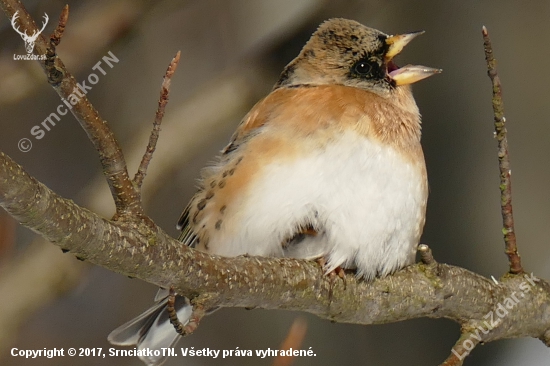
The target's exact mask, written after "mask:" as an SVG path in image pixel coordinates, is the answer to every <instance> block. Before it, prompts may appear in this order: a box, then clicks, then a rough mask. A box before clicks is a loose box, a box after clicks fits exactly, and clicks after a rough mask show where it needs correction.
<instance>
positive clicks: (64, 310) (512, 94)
mask: <svg viewBox="0 0 550 366" xmlns="http://www.w3.org/2000/svg"><path fill="white" fill-rule="evenodd" d="M24 3H25V5H26V6H27V7H28V8H29V9H30V12H31V14H32V15H33V16H34V17H35V20H39V18H40V17H41V16H42V15H43V13H44V12H46V13H47V14H48V15H49V16H50V24H48V26H47V27H46V31H45V33H48V34H49V33H51V31H52V30H53V29H54V23H55V22H56V20H57V18H58V15H59V13H60V11H61V9H62V6H63V5H64V4H65V2H63V1H57V0H55V1H48V2H45V1H42V2H38V1H24ZM69 4H70V6H71V14H70V16H69V22H68V26H67V29H66V36H65V38H64V39H63V41H62V43H61V46H60V47H59V49H58V52H59V55H60V56H61V58H62V59H63V60H64V61H65V64H66V65H67V67H68V68H69V70H70V71H71V72H72V73H73V74H74V75H75V77H76V79H77V80H83V79H85V78H87V77H88V75H89V74H90V73H91V72H92V69H91V68H92V66H93V65H94V64H96V63H97V62H98V61H100V60H101V58H102V57H103V56H105V55H106V54H107V52H108V51H111V52H112V53H113V54H115V55H116V56H117V57H118V58H119V60H120V61H119V63H117V64H115V65H114V67H113V68H112V69H110V68H108V67H107V68H106V69H105V70H106V75H100V74H99V77H100V80H99V82H98V83H97V84H96V85H95V86H94V87H93V90H92V91H91V92H90V93H89V95H88V96H89V98H90V99H91V101H92V102H93V104H94V105H95V106H96V108H98V109H99V111H100V113H101V114H102V116H103V117H104V118H105V119H106V120H107V121H108V122H109V123H110V125H111V127H112V129H113V130H114V131H115V133H116V136H117V138H118V140H119V142H120V144H121V145H122V148H123V150H124V152H125V154H126V156H127V159H128V161H129V165H130V169H131V174H133V173H134V172H135V169H136V167H137V161H138V159H139V157H140V156H141V154H142V152H143V151H144V148H145V146H146V142H147V136H148V132H149V129H150V124H151V122H152V120H153V117H154V113H155V110H156V106H157V99H158V94H159V88H160V83H161V80H162V76H163V74H164V72H165V70H166V67H167V65H168V63H169V61H170V59H171V58H172V57H173V56H174V54H175V53H176V51H177V50H181V51H182V59H181V62H180V66H179V69H178V71H177V73H176V75H175V77H174V78H173V81H172V93H171V94H170V103H169V104H168V107H167V113H166V118H165V120H164V123H163V127H162V133H161V138H160V141H159V151H158V153H157V154H156V155H155V157H154V159H153V161H152V167H151V172H150V176H149V177H148V178H147V179H146V180H145V187H144V189H145V193H144V195H145V197H144V199H145V202H146V209H147V212H148V214H149V215H150V216H151V217H152V218H153V219H154V220H155V221H156V222H157V224H159V225H160V226H161V227H163V228H164V229H165V230H167V231H168V232H169V233H171V234H172V235H174V236H176V235H177V232H176V230H175V227H174V226H175V222H176V220H177V218H178V216H179V214H180V212H181V210H182V209H183V207H184V206H185V204H186V203H187V201H188V200H189V198H190V197H191V195H192V194H193V193H194V190H195V188H194V186H195V179H196V177H198V174H199V170H200V168H201V167H202V166H204V165H205V164H207V163H208V162H209V161H211V160H212V158H213V157H214V155H215V154H216V153H217V152H218V151H219V150H220V149H221V148H222V147H223V146H224V145H225V143H226V142H227V140H228V139H229V136H230V135H231V133H232V131H233V130H234V128H235V127H236V125H237V123H238V122H239V120H240V118H241V117H242V116H243V115H244V114H245V113H246V112H247V111H248V109H250V107H251V106H252V105H253V104H254V103H255V102H256V101H257V100H258V99H260V98H261V97H262V96H264V95H265V94H267V93H269V91H270V88H271V86H272V85H273V83H275V81H276V80H277V78H278V75H279V73H280V71H281V70H282V68H283V67H284V65H285V64H286V63H288V62H289V61H290V60H291V59H292V58H293V57H295V56H296V55H297V53H298V52H299V50H300V48H301V46H302V45H303V44H304V43H305V41H306V40H307V39H308V38H309V35H310V34H311V33H312V32H313V31H314V30H315V29H316V27H317V25H318V24H319V23H320V22H321V21H323V20H325V19H327V18H330V17H346V18H351V19H355V20H357V21H359V22H361V23H363V24H365V25H368V26H371V27H374V28H378V29H380V30H382V31H385V32H387V33H390V34H396V33H402V32H406V31H414V30H422V29H423V30H425V31H426V34H425V35H423V36H422V37H420V38H418V39H416V40H415V41H414V42H413V43H412V44H411V45H410V46H409V47H407V48H406V50H405V51H404V52H403V54H402V55H400V56H399V58H398V59H397V62H398V63H399V64H401V65H404V64H407V63H412V64H422V65H426V66H432V67H439V68H442V69H443V70H444V72H443V73H442V74H441V75H437V76H434V77H432V78H430V79H428V80H426V81H422V82H420V83H418V84H417V85H415V86H414V93H415V97H416V101H417V103H418V105H419V107H420V110H421V112H422V115H423V140H422V144H423V146H424V151H425V155H426V161H427V165H428V173H429V181H430V199H429V204H428V217H427V223H426V228H425V232H424V236H423V239H422V242H423V243H427V244H429V245H430V246H431V247H432V249H433V251H434V255H435V256H436V259H438V260H439V261H441V262H446V263H450V264H454V265H458V266H462V267H465V268H468V269H470V270H472V271H474V272H477V273H480V274H483V275H485V276H490V275H494V276H495V277H497V278H498V277H499V276H500V275H502V274H503V273H504V272H505V271H506V269H507V261H506V257H505V255H504V254H503V253H504V252H503V241H502V235H501V218H500V209H499V190H498V184H499V181H498V168H497V159H496V141H495V140H494V139H493V125H492V109H491V87H490V82H489V79H488V78H487V76H486V69H485V60H484V55H483V43H482V39H481V27H482V25H486V26H487V27H488V29H489V31H490V34H491V36H492V39H493V45H494V47H495V52H496V57H497V59H498V61H499V64H498V66H499V71H500V76H501V79H502V82H503V84H504V101H505V108H506V117H507V120H508V130H509V133H510V134H509V140H510V150H511V157H512V167H513V188H514V196H513V198H514V213H515V218H516V231H517V236H518V245H519V249H520V252H521V255H522V258H523V263H524V267H525V268H526V269H527V270H528V271H533V272H534V273H535V274H536V275H537V276H540V277H544V278H546V279H550V245H549V244H550V243H549V239H548V237H547V236H545V234H544V233H545V231H544V230H546V229H547V228H548V224H549V222H550V210H549V209H548V206H549V203H550V190H549V189H548V184H549V182H550V169H548V157H549V156H550V143H549V141H550V123H549V122H548V118H549V116H550V103H549V102H548V95H549V94H550V73H549V72H547V71H546V69H545V67H547V66H546V64H547V63H548V59H549V58H550V48H549V47H548V38H549V36H550V22H549V21H548V20H549V19H550V2H549V1H547V0H546V1H542V0H538V1H530V2H519V1H509V0H506V1H505V0H500V1H496V0H493V1H475V0H461V1H442V0H431V1H406V0H400V1H380V0H370V1H369V0H364V1H359V0H355V1H353V0H333V1H328V0H327V1H322V0H279V1H268V0H261V1H259V0H227V1H215V0H202V1H201V0H187V1H171V0H165V1H154V2H152V1H139V0H136V1H130V0H110V1H107V0H103V1H69ZM0 32H1V34H0V128H1V130H0V131H1V132H0V148H1V149H2V151H4V152H6V153H7V154H9V155H10V156H11V157H12V158H13V159H15V160H16V161H17V162H18V163H19V164H21V165H22V166H23V167H24V168H25V169H26V170H27V171H28V172H29V173H31V174H32V175H33V176H35V177H36V178H37V179H39V180H40V181H42V182H44V183H45V184H47V185H48V186H49V187H50V188H52V189H53V190H54V191H56V192H57V193H59V194H61V195H62V196H64V197H68V198H72V199H74V200H75V201H76V202H77V203H79V204H81V205H83V206H85V207H88V208H90V209H92V210H94V211H96V212H99V213H101V214H102V215H104V216H106V217H109V216H110V215H111V214H112V212H113V205H112V202H111V199H110V195H109V192H108V188H107V185H106V184H105V183H104V181H103V180H102V178H101V176H100V174H101V170H100V165H99V163H98V159H97V154H96V152H95V151H94V148H93V147H92V145H91V144H90V143H89V141H88V140H87V138H86V135H85V134H84V132H83V131H82V130H81V129H80V127H79V126H78V124H77V123H76V122H75V120H74V119H73V118H72V116H71V115H66V116H64V117H62V119H61V121H60V122H58V123H57V124H56V126H55V127H53V128H52V129H51V131H49V132H47V133H46V135H45V136H44V138H42V139H41V140H36V139H34V138H33V137H32V136H31V135H30V132H29V131H30V129H31V128H32V127H33V126H35V125H38V124H40V123H41V122H42V121H43V120H44V119H45V118H46V117H47V116H48V115H49V114H50V113H52V112H54V111H55V108H57V106H58V105H59V104H60V103H61V102H60V99H59V97H58V96H57V94H56V93H55V92H54V91H53V89H52V88H50V87H49V86H48V84H47V82H46V80H45V77H44V75H43V74H42V72H41V69H40V67H39V66H38V65H37V64H36V63H35V62H30V61H14V60H13V54H14V53H16V54H24V53H25V50H24V48H23V42H22V41H21V39H20V37H19V36H18V35H17V34H16V33H15V32H14V31H13V29H12V28H11V26H10V24H9V20H8V19H6V18H5V16H4V15H2V16H0ZM21 138H29V139H31V141H32V143H33V147H32V149H31V150H30V151H29V152H26V153H23V152H21V151H19V150H18V147H17V143H18V141H19V140H20V139H21ZM155 292H156V288H155V286H153V285H149V284H147V283H144V282H141V281H139V280H130V279H128V278H126V277H124V276H122V275H119V274H116V273H112V272H110V271H107V270H105V269H103V268H99V267H93V266H90V265H87V264H85V263H82V262H79V261H77V260H76V259H75V258H74V257H73V256H72V255H70V254H68V255H62V254H61V250H59V249H58V248H57V247H55V246H53V245H51V244H47V243H44V242H42V241H41V240H39V239H37V237H36V235H34V234H33V233H31V232H30V231H29V230H27V229H25V228H22V227H20V226H18V225H15V224H14V223H13V221H12V220H11V219H10V218H9V217H8V216H7V215H6V214H5V213H3V212H0V329H1V330H0V363H1V364H2V365H44V366H50V365H106V366H110V365H123V366H130V365H136V366H137V365H141V363H140V361H139V360H137V359H136V358H129V357H128V358H126V357H121V358H105V359H97V358H93V357H73V358H70V357H65V358H54V359H46V358H40V359H23V358H20V357H11V356H9V350H10V349H11V347H17V348H20V349H42V348H54V347H57V348H61V347H63V348H65V349H67V348H68V347H75V348H79V347H89V348H92V347H103V349H104V350H105V349H106V348H108V347H110V346H109V344H108V343H107V341H106V337H107V334H109V332H110V331H111V330H112V329H114V328H115V327H117V326H118V325H120V324H122V323H123V322H125V321H127V320H129V319H130V318H132V317H133V316H135V315H137V314H138V313H140V312H141V311H142V310H144V309H145V308H147V307H148V306H149V305H151V301H152V297H153V296H154V294H155ZM2 314H3V315H2ZM296 317H303V318H305V319H306V320H307V323H308V332H307V335H306V338H305V340H304V342H303V345H302V347H303V348H305V349H307V348H309V347H312V349H313V350H314V351H315V353H316V355H317V356H316V357H315V358H300V359H297V360H296V362H295V365H335V364H336V365H341V364H344V365H346V364H360V363H361V364H366V365H381V366H385V365H437V364H439V363H440V362H442V361H443V360H444V359H445V358H446V357H447V356H448V354H449V350H450V348H451V346H452V345H453V344H454V342H455V341H456V340H457V337H458V334H459V327H458V325H456V324H455V323H453V322H450V321H448V320H443V319H439V320H432V319H417V320H413V321H407V322H401V323H397V324H387V325H377V326H359V325H348V324H332V323H330V322H328V321H324V320H320V319H317V318H316V317H314V316H310V315H308V314H298V313H292V312H284V311H263V310H252V311H246V310H244V309H225V310H221V311H218V312H216V313H215V314H214V315H212V316H210V317H208V318H206V319H204V321H203V322H202V323H201V326H200V327H199V328H198V330H197V331H196V333H195V334H194V335H192V336H190V337H188V338H186V339H184V340H183V341H182V342H180V345H182V346H184V347H185V346H188V347H192V346H194V347H195V348H196V349H199V348H204V347H209V348H213V349H228V350H229V349H236V348H237V347H238V348H239V349H241V350H242V349H250V350H256V349H267V348H277V347H278V346H279V344H280V343H281V342H282V340H283V339H284V338H285V336H286V334H287V332H288V330H289V327H290V325H291V324H292V322H293V320H294V319H295V318H296ZM184 361H185V362H184ZM272 362H273V360H272V359H260V358H257V357H252V358H229V359H225V360H222V359H211V358H189V359H182V358H181V357H178V358H175V359H171V360H170V361H169V362H168V363H167V365H180V364H185V365H271V364H272ZM518 364H521V365H533V366H534V365H548V364H550V351H549V350H548V349H547V348H546V347H544V346H543V344H542V343H541V342H540V341H538V340H534V339H520V340H508V341H499V342H495V343H491V344H488V345H485V346H480V347H478V348H477V349H476V350H475V351H474V352H473V354H472V355H471V356H470V357H469V359H468V360H467V361H466V365H470V366H482V365H483V366H507V365H518Z"/></svg>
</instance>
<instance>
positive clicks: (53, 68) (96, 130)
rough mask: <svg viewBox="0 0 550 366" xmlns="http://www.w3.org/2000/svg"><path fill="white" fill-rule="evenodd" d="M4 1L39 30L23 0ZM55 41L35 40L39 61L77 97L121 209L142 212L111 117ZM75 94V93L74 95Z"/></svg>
mask: <svg viewBox="0 0 550 366" xmlns="http://www.w3.org/2000/svg"><path fill="white" fill-rule="evenodd" d="M0 5H1V6H2V10H3V11H4V13H5V14H6V16H7V17H8V18H9V19H11V18H12V17H13V15H14V14H15V13H16V12H18V14H19V18H18V22H19V26H20V27H21V29H22V30H23V31H27V33H29V34H32V33H33V32H38V27H37V26H36V24H35V22H34V20H33V19H32V18H31V16H30V15H29V13H28V12H27V10H26V9H25V7H24V6H23V4H21V2H20V1H19V0H3V1H1V2H0ZM66 12H68V10H67V8H65V9H64V10H63V13H66ZM66 18H67V16H65V17H64V16H63V15H62V16H61V17H60V19H61V20H62V19H64V20H65V22H66ZM60 28H61V25H60V26H58V27H57V29H60ZM63 28H64V27H63ZM51 45H52V44H51V43H50V41H49V40H48V39H46V37H44V36H43V35H40V36H39V37H38V38H37V40H36V43H35V49H36V51H37V52H38V53H41V54H46V56H47V59H46V61H39V63H40V65H41V66H42V68H43V69H44V72H45V73H46V76H47V78H48V81H49V82H50V84H51V85H52V87H53V88H54V90H55V91H56V92H57V94H58V95H59V96H60V97H61V98H63V99H67V100H73V101H76V104H74V105H73V108H71V113H72V114H73V115H74V116H75V118H76V120H77V121H78V122H79V123H80V125H81V126H82V128H83V129H84V131H86V134H87V135H88V138H89V139H90V141H91V142H92V143H93V145H94V147H95V148H96V150H97V152H98V154H99V160H100V162H101V165H102V167H103V174H104V175H105V177H106V178H107V182H108V184H109V188H110V189H111V194H112V196H113V199H114V200H115V204H116V208H117V213H124V212H132V213H135V214H140V213H141V205H140V204H139V195H138V193H137V191H136V190H135V189H134V186H133V184H132V181H131V180H130V178H129V176H128V170H127V168H126V162H125V160H124V156H123V154H122V150H121V149H120V146H119V145H118V142H117V141H116V138H115V136H114V134H113V132H112V131H111V129H110V128H109V125H108V124H107V121H105V120H104V119H103V118H101V116H100V115H99V112H98V111H97V110H96V109H95V108H94V107H93V106H92V104H91V103H90V101H89V100H88V98H87V97H86V96H85V95H83V93H84V94H85V93H86V91H83V90H81V88H80V87H79V85H78V83H77V81H76V80H75V78H74V77H73V76H72V75H71V74H70V73H69V72H68V71H67V69H66V68H65V65H64V64H63V62H62V61H61V59H60V58H59V57H58V56H57V55H56V53H55V49H53V48H52V47H51ZM95 66H96V65H94V67H95ZM73 94H77V95H78V97H77V98H75V97H74V95H73ZM71 95H73V97H72V98H71ZM71 104H72V103H71Z"/></svg>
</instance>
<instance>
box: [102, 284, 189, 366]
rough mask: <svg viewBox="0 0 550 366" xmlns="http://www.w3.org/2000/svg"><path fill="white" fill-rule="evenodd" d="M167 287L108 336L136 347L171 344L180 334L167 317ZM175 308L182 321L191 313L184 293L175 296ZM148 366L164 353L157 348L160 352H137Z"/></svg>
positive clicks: (162, 358)
mask: <svg viewBox="0 0 550 366" xmlns="http://www.w3.org/2000/svg"><path fill="white" fill-rule="evenodd" d="M167 296H168V291H167V290H163V289H161V290H159V292H158V293H157V296H156V297H155V300H157V303H156V304H155V305H154V306H153V307H151V308H149V309H148V310H146V311H145V312H144V313H142V314H140V315H139V316H137V317H136V318H134V319H132V320H130V321H129V322H127V323H125V324H123V325H121V326H120V327H118V328H117V329H115V330H113V331H112V332H111V334H109V336H108V337H107V339H108V340H109V342H111V343H112V344H115V345H119V346H137V349H138V350H142V349H150V350H160V349H161V348H169V347H174V346H175V345H176V343H177V342H178V341H179V339H180V338H181V336H180V335H179V334H178V333H176V330H175V329H174V326H173V325H172V324H171V323H170V319H169V318H168V311H167V310H166V305H167V303H168V298H167ZM175 309H176V312H177V314H178V318H179V320H180V321H181V322H182V323H183V324H184V325H185V324H187V323H188V322H189V318H190V317H191V314H192V310H193V308H192V306H191V304H190V303H189V300H188V299H187V298H185V297H181V296H178V297H176V303H175ZM140 359H141V360H142V361H143V362H145V364H147V365H149V366H160V365H162V364H163V363H164V362H165V361H166V359H167V357H166V356H163V352H162V351H161V352H160V355H159V356H147V355H145V356H140Z"/></svg>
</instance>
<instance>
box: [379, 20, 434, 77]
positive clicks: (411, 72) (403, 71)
mask: <svg viewBox="0 0 550 366" xmlns="http://www.w3.org/2000/svg"><path fill="white" fill-rule="evenodd" d="M423 33H424V31H420V32H411V33H406V34H398V35H396V36H391V37H388V38H386V44H387V45H388V46H389V47H388V51H387V52H386V65H387V68H388V75H389V76H390V78H391V79H392V80H393V81H394V82H395V84H396V85H407V84H412V83H416V82H417V81H419V80H422V79H425V78H427V77H428V76H432V75H434V74H439V73H440V72H441V69H434V68H431V67H426V66H418V65H407V66H403V67H397V65H395V63H393V61H392V59H393V58H394V57H395V56H397V55H398V54H399V53H400V52H401V51H403V48H404V47H405V46H406V45H407V44H408V43H409V42H410V41H412V40H413V39H414V38H416V37H417V36H419V35H421V34H423Z"/></svg>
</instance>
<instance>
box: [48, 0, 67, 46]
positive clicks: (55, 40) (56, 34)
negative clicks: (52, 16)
mask: <svg viewBox="0 0 550 366" xmlns="http://www.w3.org/2000/svg"><path fill="white" fill-rule="evenodd" d="M68 19H69V5H65V6H64V7H63V10H62V11H61V15H60V16H59V21H58V23H57V27H56V28H55V30H54V31H53V33H52V35H51V36H50V44H52V45H53V46H54V47H57V46H58V45H59V42H61V38H63V33H64V32H65V27H66V26H67V20H68Z"/></svg>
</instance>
